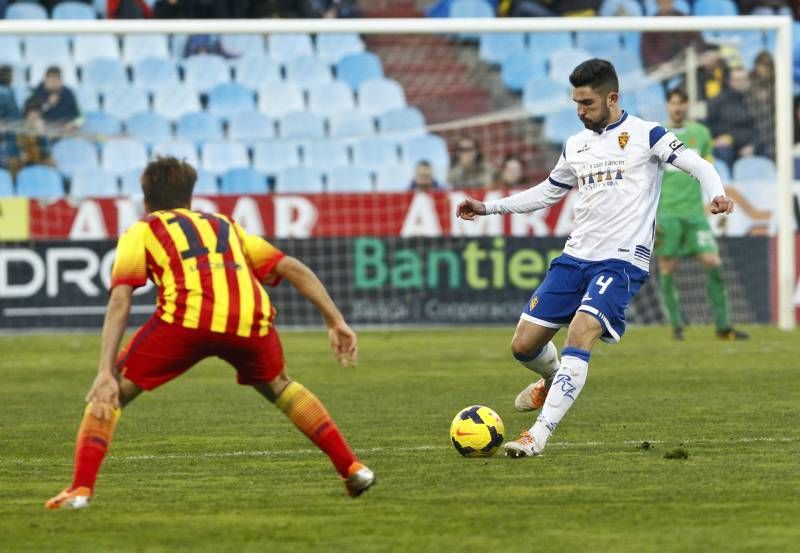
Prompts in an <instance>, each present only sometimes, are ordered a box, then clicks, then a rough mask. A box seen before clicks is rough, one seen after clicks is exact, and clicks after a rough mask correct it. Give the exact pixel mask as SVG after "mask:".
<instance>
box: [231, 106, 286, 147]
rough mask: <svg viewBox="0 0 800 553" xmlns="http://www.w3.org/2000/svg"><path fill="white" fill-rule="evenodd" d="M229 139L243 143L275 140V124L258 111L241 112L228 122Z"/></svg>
mask: <svg viewBox="0 0 800 553" xmlns="http://www.w3.org/2000/svg"><path fill="white" fill-rule="evenodd" d="M228 138H229V139H230V140H240V141H242V142H247V143H250V142H255V141H257V140H271V139H273V138H275V122H274V121H273V120H272V119H270V118H269V117H267V116H266V115H264V114H263V113H261V112H258V111H240V112H238V113H235V114H234V115H232V116H231V118H230V119H229V120H228Z"/></svg>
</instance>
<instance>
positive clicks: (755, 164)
mask: <svg viewBox="0 0 800 553" xmlns="http://www.w3.org/2000/svg"><path fill="white" fill-rule="evenodd" d="M776 179H777V171H776V169H775V163H774V162H773V161H772V160H771V159H769V158H767V157H762V156H747V157H742V158H739V159H737V160H736V161H735V162H734V163H733V180H734V181H735V182H744V181H775V180H776Z"/></svg>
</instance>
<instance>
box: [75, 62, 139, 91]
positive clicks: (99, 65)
mask: <svg viewBox="0 0 800 553" xmlns="http://www.w3.org/2000/svg"><path fill="white" fill-rule="evenodd" d="M82 74H83V78H82V83H83V84H85V85H87V86H93V87H94V88H96V89H97V90H98V91H100V92H105V91H107V90H111V89H112V88H120V87H123V86H126V85H128V75H127V73H126V72H125V67H124V66H123V65H122V63H120V62H119V60H116V59H110V58H96V59H93V60H91V61H89V62H87V63H86V65H84V66H83V71H82Z"/></svg>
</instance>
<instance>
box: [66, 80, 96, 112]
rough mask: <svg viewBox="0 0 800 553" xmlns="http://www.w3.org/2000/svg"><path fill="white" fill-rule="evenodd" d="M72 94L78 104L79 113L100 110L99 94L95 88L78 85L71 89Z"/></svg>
mask: <svg viewBox="0 0 800 553" xmlns="http://www.w3.org/2000/svg"><path fill="white" fill-rule="evenodd" d="M72 92H73V93H74V94H75V101H76V102H78V109H79V110H80V111H81V113H86V112H87V111H99V110H100V94H99V93H98V92H97V89H96V88H95V87H93V86H86V85H80V86H76V87H75V88H74V89H72Z"/></svg>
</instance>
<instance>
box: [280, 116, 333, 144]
mask: <svg viewBox="0 0 800 553" xmlns="http://www.w3.org/2000/svg"><path fill="white" fill-rule="evenodd" d="M278 129H279V133H280V136H281V138H284V139H298V138H307V139H314V138H322V137H323V136H325V123H324V121H323V119H322V118H321V117H319V116H317V115H314V114H313V113H309V112H306V111H293V112H291V113H287V114H286V115H284V116H283V117H281V118H280V120H279V122H278Z"/></svg>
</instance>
